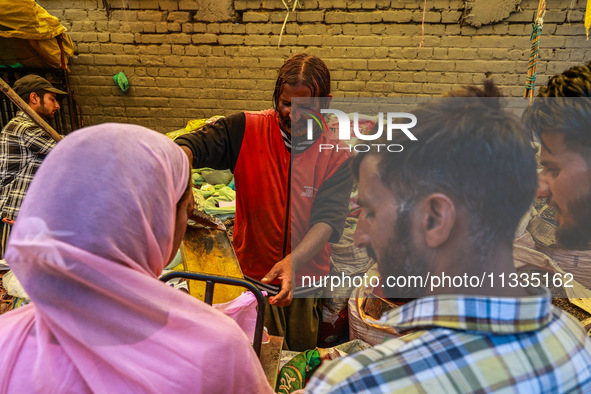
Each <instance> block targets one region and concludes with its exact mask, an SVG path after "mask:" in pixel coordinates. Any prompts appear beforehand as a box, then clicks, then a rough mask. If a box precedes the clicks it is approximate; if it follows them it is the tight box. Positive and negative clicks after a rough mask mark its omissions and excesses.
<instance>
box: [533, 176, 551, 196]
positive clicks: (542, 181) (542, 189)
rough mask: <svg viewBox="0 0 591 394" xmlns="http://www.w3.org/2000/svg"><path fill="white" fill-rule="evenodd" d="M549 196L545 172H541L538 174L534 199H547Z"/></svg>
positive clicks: (548, 185)
mask: <svg viewBox="0 0 591 394" xmlns="http://www.w3.org/2000/svg"><path fill="white" fill-rule="evenodd" d="M551 196H552V193H551V192H550V184H549V183H548V180H547V178H546V175H545V172H544V171H541V172H540V173H539V174H538V190H537V191H536V198H549V197H551Z"/></svg>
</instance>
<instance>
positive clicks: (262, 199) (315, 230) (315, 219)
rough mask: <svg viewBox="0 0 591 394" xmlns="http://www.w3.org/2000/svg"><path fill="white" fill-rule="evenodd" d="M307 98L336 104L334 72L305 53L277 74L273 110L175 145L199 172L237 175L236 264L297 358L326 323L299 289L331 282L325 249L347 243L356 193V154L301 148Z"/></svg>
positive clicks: (311, 144) (315, 143)
mask: <svg viewBox="0 0 591 394" xmlns="http://www.w3.org/2000/svg"><path fill="white" fill-rule="evenodd" d="M305 97H317V98H320V97H324V98H328V99H327V100H320V99H317V100H314V104H313V106H314V108H310V110H311V111H314V112H318V111H319V110H320V107H321V106H322V104H321V102H324V103H327V102H328V100H330V99H329V98H330V97H331V93H330V72H329V70H328V68H327V67H326V65H325V64H324V62H323V61H322V60H321V59H319V58H318V57H316V56H310V55H306V54H298V55H295V56H293V57H291V58H289V59H288V60H287V61H286V62H285V63H284V64H283V66H282V67H281V69H280V70H279V74H278V77H277V82H276V84H275V91H274V93H273V101H274V105H275V108H274V109H269V110H266V111H261V112H240V113H237V114H234V115H231V116H228V117H226V118H223V119H220V120H218V121H217V122H216V123H214V124H212V125H208V126H206V127H205V129H203V130H200V131H198V132H195V133H190V134H186V135H184V136H181V137H179V138H177V139H176V142H177V143H178V144H179V145H180V146H181V147H182V148H183V150H184V151H185V152H186V153H187V155H188V156H189V159H190V161H191V162H192V164H193V167H194V168H199V167H212V168H215V169H228V168H229V169H230V170H231V171H232V172H233V174H234V180H235V184H236V195H237V202H236V220H235V227H234V249H235V250H236V255H237V256H238V260H239V262H240V266H241V268H242V271H243V273H244V275H245V276H246V277H248V278H249V279H252V280H253V281H255V282H258V284H259V285H260V287H262V288H264V289H265V290H267V291H268V292H269V293H270V294H271V297H269V299H268V305H267V310H266V314H265V326H266V327H267V328H268V329H269V332H270V334H273V335H281V336H284V337H285V339H286V344H287V347H288V348H289V349H290V350H298V351H303V350H306V349H313V348H314V347H316V341H317V336H318V326H319V322H320V316H321V304H320V299H319V297H318V294H317V289H314V288H312V289H304V288H302V287H300V285H301V280H300V278H301V277H302V276H303V275H307V276H311V277H315V278H319V277H323V276H325V275H326V274H328V271H329V258H330V254H331V250H330V246H329V244H328V242H337V241H338V240H339V238H340V236H341V233H342V229H343V227H344V222H345V218H346V215H347V208H348V201H349V196H350V193H351V187H352V176H351V173H350V170H349V166H348V158H349V156H350V153H349V152H348V151H347V150H346V149H343V150H340V151H338V150H336V149H333V150H330V151H322V150H320V149H319V148H318V147H319V145H320V144H322V143H327V142H329V140H328V137H327V133H323V132H320V133H319V134H318V135H317V138H315V139H314V140H310V141H304V142H303V143H301V144H297V146H296V145H295V143H294V138H292V133H291V131H292V128H293V129H298V130H303V129H305V127H306V126H305V125H306V124H307V118H305V117H304V116H300V115H299V114H294V116H293V117H292V107H291V105H292V98H305ZM332 142H334V141H332ZM337 143H338V142H337ZM292 150H293V151H294V152H292ZM292 153H294V154H293V155H292ZM295 153H297V155H296V154H295ZM296 156H297V157H296Z"/></svg>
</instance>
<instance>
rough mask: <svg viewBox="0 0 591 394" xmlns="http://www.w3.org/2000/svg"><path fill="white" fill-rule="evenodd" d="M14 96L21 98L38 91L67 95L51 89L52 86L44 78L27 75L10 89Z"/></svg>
mask: <svg viewBox="0 0 591 394" xmlns="http://www.w3.org/2000/svg"><path fill="white" fill-rule="evenodd" d="M12 89H14V91H15V92H16V94H18V95H19V96H23V95H25V94H27V93H32V92H36V91H39V90H45V91H48V92H52V93H56V94H68V93H66V92H64V91H63V90H59V89H56V88H54V87H53V85H52V84H51V83H50V82H49V81H48V80H47V79H45V78H43V77H40V76H39V75H35V74H29V75H27V76H24V77H22V78H21V79H19V80H17V81H16V82H15V83H14V86H13V87H12Z"/></svg>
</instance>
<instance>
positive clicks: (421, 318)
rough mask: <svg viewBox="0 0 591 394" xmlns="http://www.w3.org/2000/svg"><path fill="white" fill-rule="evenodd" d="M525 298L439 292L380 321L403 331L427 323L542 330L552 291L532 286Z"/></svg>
mask: <svg viewBox="0 0 591 394" xmlns="http://www.w3.org/2000/svg"><path fill="white" fill-rule="evenodd" d="M527 291H528V293H530V296H528V297H522V298H509V297H485V296H458V295H437V296H428V297H422V298H419V299H416V300H414V301H411V302H409V303H407V304H405V305H402V306H401V307H399V308H397V309H393V310H391V311H389V312H386V313H384V315H383V316H382V318H381V319H380V320H379V322H377V324H379V325H383V326H390V327H392V326H393V327H394V328H395V329H396V330H398V331H399V332H404V331H409V330H416V329H422V328H426V327H443V328H450V329H455V330H464V331H479V332H490V333H492V334H513V333H519V332H528V331H534V330H539V329H541V328H543V327H545V326H546V325H548V324H549V323H550V321H551V320H552V304H551V300H550V292H549V291H548V290H547V289H545V288H528V289H527Z"/></svg>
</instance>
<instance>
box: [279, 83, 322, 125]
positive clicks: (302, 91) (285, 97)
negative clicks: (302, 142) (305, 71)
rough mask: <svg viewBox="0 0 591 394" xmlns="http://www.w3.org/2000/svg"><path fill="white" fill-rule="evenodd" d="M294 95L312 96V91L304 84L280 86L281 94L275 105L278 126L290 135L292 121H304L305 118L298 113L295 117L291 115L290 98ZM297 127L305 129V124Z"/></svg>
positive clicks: (295, 122) (294, 122)
mask: <svg viewBox="0 0 591 394" xmlns="http://www.w3.org/2000/svg"><path fill="white" fill-rule="evenodd" d="M294 97H313V96H312V91H311V90H310V88H309V87H307V86H306V85H304V84H301V83H299V84H297V85H288V84H285V85H283V87H282V88H281V94H280V95H279V102H278V105H277V111H278V113H279V126H280V127H281V130H283V131H284V132H286V133H288V134H290V135H291V128H292V121H293V124H294V125H295V124H297V123H299V122H306V119H304V118H303V117H301V116H299V115H298V118H297V119H295V118H294V119H292V117H291V99H292V98H294ZM302 126H303V127H301V128H299V129H301V130H305V128H306V124H305V123H304V124H303V125H302Z"/></svg>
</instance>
